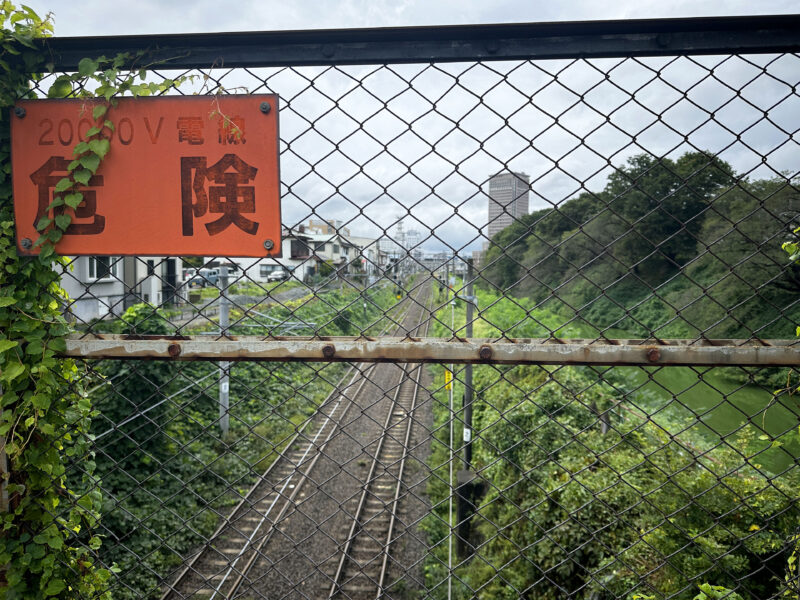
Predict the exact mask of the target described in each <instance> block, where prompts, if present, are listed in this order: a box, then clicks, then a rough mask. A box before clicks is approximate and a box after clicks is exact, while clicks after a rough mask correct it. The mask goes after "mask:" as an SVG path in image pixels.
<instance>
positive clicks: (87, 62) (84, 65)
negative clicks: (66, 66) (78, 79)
mask: <svg viewBox="0 0 800 600" xmlns="http://www.w3.org/2000/svg"><path fill="white" fill-rule="evenodd" d="M99 66H100V65H98V64H97V61H94V60H92V59H91V58H82V59H81V61H80V62H79V63H78V73H80V74H81V75H82V76H84V77H88V76H89V75H92V74H93V73H94V72H95V71H97V69H98V68H99Z"/></svg>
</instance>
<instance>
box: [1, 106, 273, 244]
mask: <svg viewBox="0 0 800 600" xmlns="http://www.w3.org/2000/svg"><path fill="white" fill-rule="evenodd" d="M97 102H98V101H96V100H84V99H69V100H27V101H21V102H18V103H17V110H15V111H14V112H12V115H11V159H12V166H13V181H14V214H15V218H16V223H17V247H18V249H19V252H20V253H21V254H36V253H38V251H39V250H38V246H37V247H33V244H32V242H34V241H36V239H37V238H38V237H39V232H38V231H37V230H36V224H37V223H38V222H39V220H40V219H41V218H42V217H43V216H45V213H47V208H48V206H49V205H50V204H51V202H52V201H53V197H54V194H55V186H56V184H57V183H58V182H59V181H60V180H61V179H62V178H63V177H65V176H66V175H67V166H68V165H69V163H70V162H71V161H72V160H73V156H72V150H73V148H74V147H75V146H76V144H77V143H78V142H80V141H82V140H83V139H84V136H85V135H86V132H87V131H88V130H89V129H90V128H91V127H92V126H94V125H95V123H94V120H93V119H92V109H93V108H94V106H95V105H96V104H97ZM20 108H21V109H23V110H19V109H20ZM108 118H109V119H111V120H112V121H113V122H114V124H115V130H114V131H113V132H110V131H109V130H106V132H107V133H108V134H109V137H110V141H111V150H110V151H109V153H108V154H107V155H106V157H105V159H104V160H103V161H102V163H101V165H100V168H99V169H98V171H97V173H96V174H95V175H94V176H93V177H92V178H91V179H90V180H89V184H88V186H84V187H83V188H82V189H81V190H80V191H82V192H83V202H82V203H81V204H80V205H79V206H78V207H77V209H75V210H74V211H72V210H71V209H69V208H61V207H59V208H57V209H55V211H53V210H51V211H50V212H49V214H47V215H46V216H48V217H50V218H54V217H55V216H57V215H56V214H53V213H54V212H58V214H69V215H70V216H72V222H71V224H70V225H69V227H68V228H67V230H66V231H65V233H64V236H63V237H62V238H61V240H60V241H59V242H58V243H57V244H56V250H57V251H58V252H59V253H60V254H63V255H67V256H78V255H87V254H88V255H136V256H251V257H266V256H280V252H281V211H280V176H279V168H278V97H277V96H275V95H271V94H270V95H266V94H262V95H253V96H181V97H162V98H136V99H132V98H128V99H121V100H120V101H119V103H118V104H117V106H115V107H113V108H111V109H110V111H109V115H108Z"/></svg>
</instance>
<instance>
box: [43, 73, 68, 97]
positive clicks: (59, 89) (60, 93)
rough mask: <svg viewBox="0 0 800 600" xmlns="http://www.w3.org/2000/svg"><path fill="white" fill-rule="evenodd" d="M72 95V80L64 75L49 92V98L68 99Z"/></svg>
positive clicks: (54, 83)
mask: <svg viewBox="0 0 800 600" xmlns="http://www.w3.org/2000/svg"><path fill="white" fill-rule="evenodd" d="M71 93H72V79H71V78H70V76H69V75H62V76H61V77H59V78H58V79H56V80H55V81H54V82H53V85H51V86H50V89H49V90H47V97H48V98H66V97H67V96H69V95H70V94H71Z"/></svg>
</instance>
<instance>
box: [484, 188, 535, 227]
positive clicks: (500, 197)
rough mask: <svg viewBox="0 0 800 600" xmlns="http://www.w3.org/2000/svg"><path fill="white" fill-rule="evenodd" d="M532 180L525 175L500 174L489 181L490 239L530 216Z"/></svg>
mask: <svg viewBox="0 0 800 600" xmlns="http://www.w3.org/2000/svg"><path fill="white" fill-rule="evenodd" d="M529 190H530V178H529V177H528V175H526V174H525V173H511V172H506V173H498V174H497V175H495V176H494V177H492V178H491V179H490V180H489V227H488V231H487V234H488V236H489V239H491V238H493V237H494V235H495V234H496V233H497V232H498V231H500V230H501V229H505V228H506V227H508V226H509V225H511V223H512V222H513V221H515V220H516V219H519V218H520V217H521V216H522V215H527V214H528V192H529Z"/></svg>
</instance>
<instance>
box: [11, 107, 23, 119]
mask: <svg viewBox="0 0 800 600" xmlns="http://www.w3.org/2000/svg"><path fill="white" fill-rule="evenodd" d="M14 114H15V115H16V116H17V117H19V118H20V119H24V118H25V109H24V108H22V107H21V106H15V107H14Z"/></svg>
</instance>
